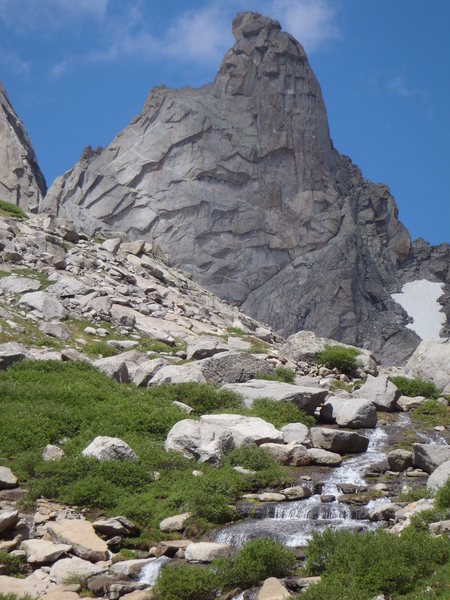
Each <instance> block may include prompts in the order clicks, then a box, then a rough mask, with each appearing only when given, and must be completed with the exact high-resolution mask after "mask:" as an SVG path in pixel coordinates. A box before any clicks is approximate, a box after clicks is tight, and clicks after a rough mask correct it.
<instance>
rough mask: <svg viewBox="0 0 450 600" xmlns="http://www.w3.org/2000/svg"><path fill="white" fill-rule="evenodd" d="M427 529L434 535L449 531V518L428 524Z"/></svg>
mask: <svg viewBox="0 0 450 600" xmlns="http://www.w3.org/2000/svg"><path fill="white" fill-rule="evenodd" d="M428 531H429V532H430V533H432V534H434V535H440V534H442V533H449V532H450V519H447V520H446V521H437V522H436V523H430V524H429V525H428Z"/></svg>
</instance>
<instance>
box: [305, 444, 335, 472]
mask: <svg viewBox="0 0 450 600" xmlns="http://www.w3.org/2000/svg"><path fill="white" fill-rule="evenodd" d="M308 454H309V455H310V456H311V458H312V464H313V465H319V466H324V467H338V466H339V465H340V464H341V463H342V456H341V455H340V454H338V453H337V452H330V451H329V450H323V449H322V448H309V449H308Z"/></svg>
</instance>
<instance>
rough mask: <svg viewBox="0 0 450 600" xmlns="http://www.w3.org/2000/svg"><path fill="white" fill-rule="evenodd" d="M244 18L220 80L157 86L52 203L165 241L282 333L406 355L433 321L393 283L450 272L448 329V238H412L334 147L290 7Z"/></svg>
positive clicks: (48, 208) (50, 197) (62, 182)
mask: <svg viewBox="0 0 450 600" xmlns="http://www.w3.org/2000/svg"><path fill="white" fill-rule="evenodd" d="M233 34H234V37H235V38H236V43H235V45H234V46H233V48H231V49H230V50H229V52H228V53H227V54H226V56H225V58H224V59H223V61H222V64H221V66H220V69H219V71H218V73H217V76H216V79H215V81H214V83H213V84H210V85H206V86H204V87H202V88H199V89H192V88H182V89H175V90H173V89H169V88H167V87H165V86H159V87H156V88H154V89H152V90H151V91H150V93H149V95H148V97H147V99H146V101H145V103H144V106H143V109H142V112H141V113H140V114H139V115H137V116H136V117H135V118H134V119H133V120H132V121H131V123H130V124H129V125H128V127H126V128H125V129H124V130H123V131H121V132H120V133H119V134H118V135H117V136H116V138H115V139H114V140H113V141H112V142H111V143H110V144H109V145H108V146H107V147H106V148H105V149H102V148H98V149H97V150H92V149H91V148H90V147H88V148H87V149H86V150H85V151H84V152H83V154H82V156H81V158H80V160H79V162H78V163H77V164H76V165H75V166H74V167H73V168H72V169H71V170H69V171H68V172H66V173H65V174H64V175H62V176H61V177H59V178H58V179H57V180H56V181H55V182H54V183H53V185H52V186H51V188H50V190H49V192H48V194H47V196H46V197H45V199H44V201H43V202H42V203H41V205H40V210H41V211H44V212H50V213H53V214H58V215H60V216H66V217H68V218H70V219H71V220H73V222H75V223H76V224H77V226H79V227H81V228H82V229H83V230H84V231H86V232H87V233H89V234H93V233H95V232H96V231H100V230H102V229H105V227H106V228H110V229H119V230H123V231H126V232H127V234H128V236H129V237H130V238H134V239H136V238H145V239H147V240H150V241H154V242H156V243H158V244H159V245H160V246H161V248H162V249H163V250H164V251H165V252H166V253H167V254H168V255H169V257H170V259H171V261H172V262H173V264H174V265H177V266H179V267H182V268H183V269H185V270H187V271H189V272H191V273H192V276H193V278H194V280H196V281H198V282H199V283H201V284H202V285H204V286H205V287H206V288H207V289H209V290H212V291H213V292H214V293H216V294H217V295H218V296H220V297H221V298H224V299H226V300H227V301H229V302H231V303H233V304H236V305H239V306H241V307H242V309H243V310H244V311H245V312H247V313H248V314H251V315H253V316H254V317H255V318H257V319H258V320H260V321H262V322H265V323H268V324H270V325H271V326H272V327H273V328H274V329H276V330H277V331H279V332H280V333H282V334H283V335H286V334H291V333H294V332H296V331H298V330H301V329H304V330H311V331H314V332H315V333H317V334H318V335H322V336H326V337H330V338H333V339H337V340H340V341H343V342H345V343H349V344H356V345H358V346H364V347H367V348H370V349H371V350H373V351H375V352H376V353H377V354H378V355H379V356H381V357H382V359H383V360H384V361H385V362H390V363H393V362H399V361H402V360H404V359H405V358H406V357H408V356H409V355H410V354H411V353H412V351H413V350H414V348H415V347H416V346H417V345H418V344H419V342H420V337H421V336H420V337H419V335H418V334H417V333H416V331H414V330H412V329H411V328H408V327H406V326H407V324H408V323H409V322H410V320H411V318H413V315H411V314H410V313H408V312H406V311H405V309H404V308H403V306H402V305H401V304H399V303H397V302H395V301H394V300H393V299H392V297H391V294H392V293H397V292H400V291H401V289H402V286H403V285H404V284H405V283H409V282H412V281H422V280H425V281H428V282H434V283H441V284H442V289H441V292H442V293H441V294H440V295H441V296H442V297H441V300H440V302H441V305H440V308H441V309H442V310H444V313H446V317H445V318H444V322H443V323H442V325H443V327H444V331H443V333H442V335H443V336H445V335H447V334H448V321H449V319H448V316H449V314H450V300H449V299H450V294H449V277H450V275H449V268H448V267H449V262H450V249H449V246H448V244H443V245H441V246H439V247H430V246H429V245H428V244H427V243H426V242H424V241H423V240H418V241H416V242H414V243H412V242H411V239H410V236H409V234H408V231H407V230H406V229H405V227H404V226H403V225H402V224H401V222H400V221H399V220H398V215H397V212H398V211H397V207H396V204H395V201H394V199H393V197H392V196H391V194H390V192H389V189H388V187H387V186H386V185H378V184H374V183H372V182H370V181H368V180H366V179H365V178H364V177H363V176H362V174H361V172H360V170H359V169H358V167H357V166H355V165H354V164H353V163H352V162H351V160H350V159H349V158H348V157H347V156H344V155H342V154H339V153H338V152H337V151H336V150H335V148H334V147H333V143H332V141H331V139H330V133H329V128H328V121H327V114H326V109H325V106H324V102H323V99H322V95H321V91H320V87H319V84H318V82H317V79H316V77H315V76H314V73H313V72H312V70H311V67H310V66H309V63H308V60H307V57H306V54H305V52H304V50H303V48H302V46H301V45H300V44H299V43H298V42H297V41H296V40H295V39H294V38H293V37H292V36H290V35H289V34H288V33H285V32H283V31H281V28H280V25H279V23H278V22H277V21H274V20H272V19H270V18H267V17H263V16H261V15H260V14H257V13H240V14H238V15H237V17H236V18H235V19H234V21H233ZM442 307H443V308H442Z"/></svg>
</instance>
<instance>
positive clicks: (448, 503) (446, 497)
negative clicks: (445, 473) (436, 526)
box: [435, 477, 450, 510]
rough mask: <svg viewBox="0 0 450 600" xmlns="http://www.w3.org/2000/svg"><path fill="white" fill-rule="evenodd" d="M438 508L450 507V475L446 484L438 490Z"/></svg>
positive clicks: (436, 497) (436, 499) (436, 501)
mask: <svg viewBox="0 0 450 600" xmlns="http://www.w3.org/2000/svg"><path fill="white" fill-rule="evenodd" d="M435 504H436V508H437V509H440V510H444V509H450V477H449V478H448V479H447V481H446V482H445V484H444V485H443V486H442V487H441V488H440V489H439V490H438V491H437V492H436V496H435Z"/></svg>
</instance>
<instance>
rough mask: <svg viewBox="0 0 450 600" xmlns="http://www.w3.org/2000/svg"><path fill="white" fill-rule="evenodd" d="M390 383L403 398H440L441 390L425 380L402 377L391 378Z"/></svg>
mask: <svg viewBox="0 0 450 600" xmlns="http://www.w3.org/2000/svg"><path fill="white" fill-rule="evenodd" d="M389 379H390V381H392V383H393V384H394V385H395V387H396V388H397V389H398V390H399V391H400V394H401V395H402V396H410V397H414V396H424V397H425V398H432V399H433V398H438V397H439V390H438V389H437V387H436V386H435V385H434V383H433V382H432V381H425V380H424V379H409V378H408V377H402V376H400V375H398V376H395V377H389Z"/></svg>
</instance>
